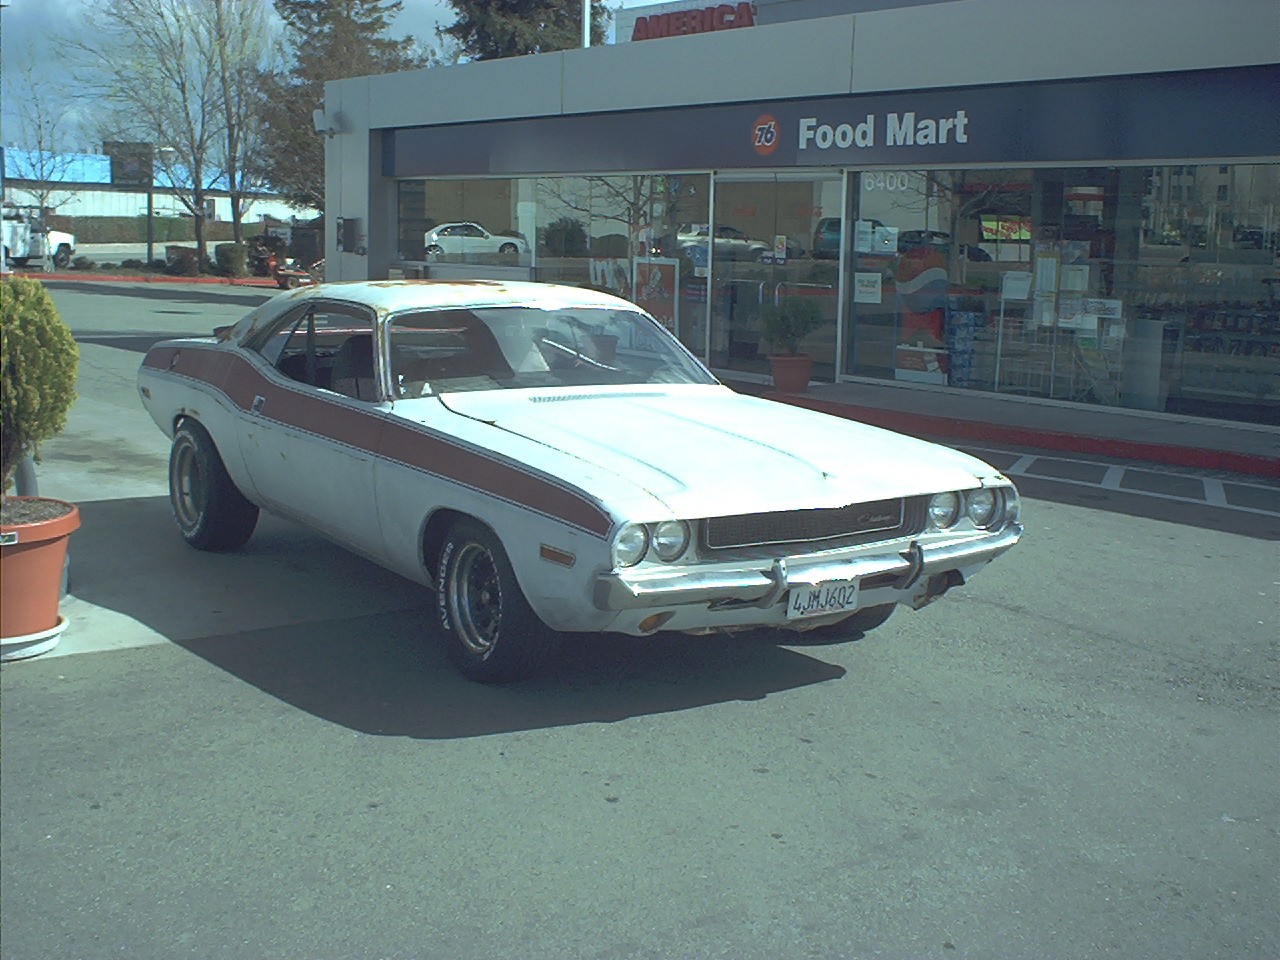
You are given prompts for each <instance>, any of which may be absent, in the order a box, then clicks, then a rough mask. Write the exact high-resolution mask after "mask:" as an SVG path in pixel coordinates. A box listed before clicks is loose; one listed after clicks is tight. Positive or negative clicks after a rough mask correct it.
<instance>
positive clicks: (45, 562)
mask: <svg viewBox="0 0 1280 960" xmlns="http://www.w3.org/2000/svg"><path fill="white" fill-rule="evenodd" d="M9 499H10V500H11V501H13V500H16V501H20V502H21V501H29V502H36V501H40V500H43V501H46V502H48V503H52V504H60V505H61V506H63V507H65V508H66V512H65V513H63V514H61V515H60V516H56V517H53V518H52V519H49V520H39V521H35V522H32V523H13V524H8V523H7V524H2V525H0V659H3V660H16V659H20V658H22V657H32V656H35V655H36V654H37V653H44V652H45V651H47V650H51V649H53V647H55V646H56V645H57V643H58V638H59V637H60V636H61V634H62V631H63V629H65V627H66V621H65V620H64V619H63V618H62V617H60V616H59V615H58V596H59V593H60V587H61V584H62V570H63V564H64V563H65V562H66V556H67V538H68V537H69V536H70V535H71V533H72V531H74V530H75V529H76V528H78V527H79V526H80V511H79V509H78V508H77V507H76V506H75V504H72V503H66V502H64V501H62V500H50V499H49V498H48V497H11V498H9Z"/></svg>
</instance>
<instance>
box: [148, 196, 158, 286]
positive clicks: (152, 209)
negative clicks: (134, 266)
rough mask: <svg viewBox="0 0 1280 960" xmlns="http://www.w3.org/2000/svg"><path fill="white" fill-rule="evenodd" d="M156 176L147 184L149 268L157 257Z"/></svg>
mask: <svg viewBox="0 0 1280 960" xmlns="http://www.w3.org/2000/svg"><path fill="white" fill-rule="evenodd" d="M155 217H156V178H155V177H154V176H153V177H152V178H151V183H150V184H148V185H147V269H148V270H150V269H151V261H152V260H154V259H155V242H156V221H155Z"/></svg>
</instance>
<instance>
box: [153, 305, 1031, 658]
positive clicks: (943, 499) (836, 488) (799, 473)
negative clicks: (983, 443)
mask: <svg viewBox="0 0 1280 960" xmlns="http://www.w3.org/2000/svg"><path fill="white" fill-rule="evenodd" d="M138 384H139V389H140V391H141V395H142V402H143V404H144V405H145V406H146V408H147V410H148V412H149V413H150V414H151V416H152V418H153V419H154V420H155V422H156V423H157V424H158V425H159V427H160V429H161V430H163V431H164V432H165V433H166V434H167V435H168V436H170V437H171V438H172V440H173V446H172V453H171V457H170V466H169V485H170V498H171V500H172V505H173V513H174V516H175V518H176V520H177V523H178V528H179V530H180V531H181V533H182V536H183V537H184V538H185V539H186V540H187V542H188V543H190V544H191V545H192V546H194V547H197V548H200V549H205V550H230V549H235V548H238V547H240V546H242V545H244V544H245V543H246V542H247V541H248V539H249V538H250V536H251V535H252V533H253V529H254V525H255V523H256V522H257V517H258V512H259V509H266V510H269V511H272V512H274V513H277V514H279V515H281V516H285V517H289V518H292V519H294V520H297V521H300V522H302V523H304V524H307V525H309V526H311V527H313V528H314V529H316V530H318V531H320V532H322V533H323V534H325V535H326V536H328V537H330V538H332V539H333V540H335V541H337V542H339V543H342V544H344V545H346V546H348V547H350V548H351V549H353V550H355V551H357V552H359V553H361V554H363V555H365V556H367V557H370V558H372V559H374V560H375V561H377V562H378V563H381V564H383V565H384V566H386V567H387V568H388V569H391V570H394V571H396V572H397V573H400V574H402V575H403V576H405V577H408V578H410V579H412V580H415V581H417V582H419V583H421V584H423V586H424V587H427V588H429V589H431V590H433V591H434V593H435V597H436V609H435V614H434V616H433V620H434V622H435V624H436V626H437V627H438V629H439V633H440V634H441V635H442V637H443V639H444V642H445V643H446V645H447V647H448V650H449V652H450V655H451V656H452V658H453V660H454V661H455V662H456V663H457V665H458V666H459V667H460V669H461V670H462V671H463V672H464V673H465V674H466V675H467V676H469V677H471V678H473V679H476V680H479V681H485V682H492V681H502V680H510V679H513V678H518V677H522V676H525V675H527V674H529V673H530V672H531V671H533V670H535V669H536V668H537V666H538V665H539V664H540V663H541V662H543V661H544V660H545V659H546V658H547V657H548V656H549V655H551V653H552V651H553V650H554V649H555V646H556V639H557V637H558V635H559V634H560V633H561V632H565V631H585V632H600V631H612V632H618V633H624V634H630V635H634V636H645V635H648V634H652V633H655V632H656V631H659V630H664V631H683V632H686V633H691V634H698V633H705V632H709V631H719V630H724V631H732V630H741V629H747V628H774V629H776V630H777V631H778V634H779V639H780V640H781V639H782V637H784V636H786V633H784V631H809V632H816V634H817V635H826V636H828V637H829V638H832V639H845V638H850V637H856V636H858V635H860V634H861V633H862V632H864V631H866V630H869V629H871V628H873V627H875V626H878V625H879V624H881V623H883V622H884V621H885V620H886V619H887V618H888V616H889V615H890V614H891V613H892V612H893V611H894V609H895V608H896V607H897V606H906V607H911V608H919V607H922V606H924V605H925V604H927V603H930V602H931V601H933V600H935V599H937V598H938V597H940V596H942V595H943V594H944V593H946V592H947V591H948V590H950V589H952V588H954V587H957V586H959V585H961V584H963V583H965V582H966V581H967V580H968V579H969V578H970V577H972V576H973V575H974V574H976V573H977V572H978V571H979V570H981V569H982V568H983V567H985V566H986V565H987V564H988V563H989V562H990V561H991V560H993V559H994V558H995V557H997V556H999V555H1000V554H1002V553H1004V552H1005V551H1006V550H1008V549H1009V548H1010V547H1012V546H1013V545H1014V544H1015V543H1017V541H1018V539H1019V538H1020V536H1021V535H1022V524H1021V521H1020V517H1019V500H1018V493H1017V491H1016V490H1015V489H1014V486H1013V484H1012V483H1010V482H1009V480H1008V479H1007V478H1006V477H1004V476H1002V475H1001V474H1000V473H999V471H997V470H995V469H994V468H992V467H990V466H988V465H987V464H985V463H983V462H981V461H979V460H977V459H975V458H973V457H971V456H968V455H966V454H963V453H959V452H957V451H955V450H951V449H948V448H945V447H940V446H935V445H933V444H930V443H926V442H924V441H921V440H915V439H911V438H908V437H904V436H900V435H898V434H894V433H891V432H888V431H885V430H881V429H878V428H875V427H870V426H866V425H864V424H860V423H855V422H851V421H847V420H843V419H838V418H835V417H830V416H826V415H824V414H821V413H816V412H813V411H810V410H804V409H800V408H797V407H793V406H789V405H785V404H781V403H775V402H772V401H769V400H764V399H760V398H754V397H748V396H743V395H740V394H737V393H735V392H733V391H732V390H730V389H729V388H728V387H726V386H724V385H722V384H721V383H719V382H718V381H717V380H716V378H715V377H714V376H713V375H712V374H711V373H710V372H709V371H708V370H707V369H706V368H705V367H703V366H702V364H700V363H699V362H698V361H697V360H696V359H695V358H694V357H693V356H692V355H690V354H689V353H688V352H687V351H686V350H685V349H684V347H683V346H681V344H680V343H679V341H677V340H676V339H675V338H674V337H672V336H671V335H670V334H669V333H668V332H667V331H666V330H665V329H664V328H663V326H662V325H661V324H660V323H658V322H657V321H656V320H654V319H653V318H652V317H651V316H649V315H648V314H646V313H644V312H643V311H642V310H640V309H639V308H638V307H636V306H634V305H633V304H631V303H628V302H627V301H625V300H620V299H618V298H616V297H613V296H610V295H608V294H603V293H598V292H595V291H591V290H585V289H581V288H577V287H562V286H553V285H548V284H537V283H524V282H495V281H472V282H466V283H449V282H442V281H392V282H388V281H377V282H367V283H343V284H333V285H323V284H321V285H318V286H314V287H308V288H302V289H299V290H295V291H291V292H289V293H284V294H280V295H279V296H277V297H276V298H274V299H273V300H271V301H269V302H267V303H265V304H263V305H262V306H260V307H258V308H257V309H256V310H254V311H253V312H252V313H250V314H249V315H248V316H246V317H244V318H243V319H242V320H240V321H239V322H238V323H236V324H235V325H234V326H233V327H229V328H221V329H220V332H219V334H218V335H217V336H216V337H215V338H209V339H185V340H171V341H166V342H164V343H160V344H158V345H156V346H155V347H153V348H152V349H151V350H150V351H149V352H148V354H147V356H146V358H145V360H144V361H143V363H142V367H141V370H140V372H139V375H138ZM783 642H785V641H783Z"/></svg>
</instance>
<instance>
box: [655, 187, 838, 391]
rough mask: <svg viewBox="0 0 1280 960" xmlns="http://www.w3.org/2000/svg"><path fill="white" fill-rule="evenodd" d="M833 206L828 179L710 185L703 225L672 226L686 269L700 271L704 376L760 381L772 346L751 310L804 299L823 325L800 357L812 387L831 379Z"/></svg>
mask: <svg viewBox="0 0 1280 960" xmlns="http://www.w3.org/2000/svg"><path fill="white" fill-rule="evenodd" d="M843 196H844V191H843V184H842V181H841V178H840V176H839V175H838V174H835V173H818V174H769V175H763V176H762V175H759V174H754V175H750V176H745V177H741V178H739V177H731V176H718V177H717V178H716V192H715V210H714V212H713V216H712V218H711V220H710V221H702V222H689V223H685V224H682V225H681V227H680V232H679V235H678V236H679V239H680V242H681V244H682V251H683V256H684V257H685V259H686V260H688V261H689V262H690V263H691V264H693V265H694V267H695V269H697V268H703V269H704V270H705V269H707V267H708V264H709V273H710V277H711V284H710V295H711V345H710V360H711V363H712V365H713V366H717V367H722V368H725V369H729V370H737V371H742V372H747V373H756V374H765V373H768V372H769V355H770V354H771V353H774V352H778V350H779V345H777V344H772V343H769V342H768V341H767V340H766V339H765V337H764V335H763V331H762V329H761V323H760V312H761V307H762V306H763V305H764V304H777V305H782V304H783V303H784V302H785V301H787V300H789V299H804V300H807V301H809V302H810V303H813V304H816V305H817V306H818V308H819V310H820V312H821V316H822V318H823V320H824V322H823V323H822V325H821V326H819V327H818V328H817V329H815V330H814V331H813V332H812V333H810V334H809V335H808V336H807V337H805V339H804V340H803V341H802V342H801V344H800V351H801V352H802V353H806V354H809V355H810V356H811V357H813V360H814V365H813V376H814V377H815V378H816V379H820V380H830V379H833V378H834V376H835V360H836V339H837V333H836V331H837V323H838V321H839V316H840V309H839V308H840V301H839V291H840V271H839V261H838V259H836V258H837V257H838V254H839V249H840V244H839V223H840V220H841V215H842V198H843Z"/></svg>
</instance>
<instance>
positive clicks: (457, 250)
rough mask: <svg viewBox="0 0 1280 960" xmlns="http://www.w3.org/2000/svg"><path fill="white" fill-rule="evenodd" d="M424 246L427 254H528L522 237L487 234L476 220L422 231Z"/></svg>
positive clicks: (453, 255)
mask: <svg viewBox="0 0 1280 960" xmlns="http://www.w3.org/2000/svg"><path fill="white" fill-rule="evenodd" d="M423 247H424V248H425V250H426V253H427V256H428V257H435V256H439V255H441V254H444V255H445V256H450V257H474V256H504V257H517V256H525V255H527V254H528V253H529V244H528V243H526V242H525V240H524V238H522V237H512V236H507V235H506V234H500V233H490V232H489V231H488V230H486V229H485V228H484V227H482V226H480V224H478V223H442V224H440V225H439V226H437V227H433V228H432V229H430V230H428V231H427V232H426V234H424V236H423Z"/></svg>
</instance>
